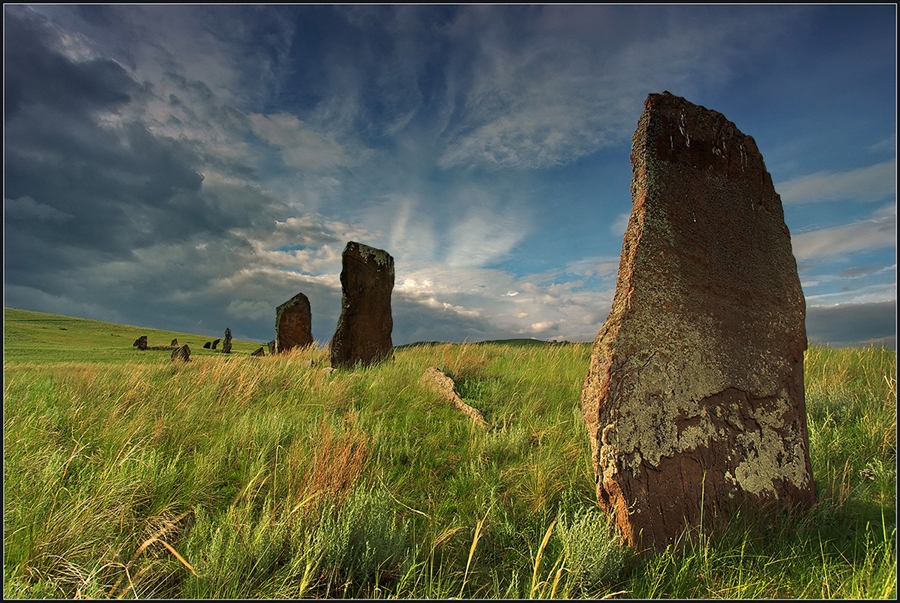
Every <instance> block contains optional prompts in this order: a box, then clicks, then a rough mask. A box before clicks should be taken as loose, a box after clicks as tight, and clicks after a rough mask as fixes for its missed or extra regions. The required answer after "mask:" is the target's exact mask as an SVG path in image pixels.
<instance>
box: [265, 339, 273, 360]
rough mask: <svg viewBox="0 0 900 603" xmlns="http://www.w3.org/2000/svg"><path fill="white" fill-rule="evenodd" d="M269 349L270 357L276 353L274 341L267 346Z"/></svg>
mask: <svg viewBox="0 0 900 603" xmlns="http://www.w3.org/2000/svg"><path fill="white" fill-rule="evenodd" d="M266 345H267V346H268V347H269V356H271V355H272V354H274V353H275V340H274V339H273V340H272V341H270V342H269V343H267V344H266Z"/></svg>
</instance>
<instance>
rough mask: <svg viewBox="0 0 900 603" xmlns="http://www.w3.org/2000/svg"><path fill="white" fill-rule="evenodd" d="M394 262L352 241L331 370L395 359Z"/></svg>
mask: <svg viewBox="0 0 900 603" xmlns="http://www.w3.org/2000/svg"><path fill="white" fill-rule="evenodd" d="M393 289H394V258H392V257H391V256H390V254H388V253H387V252H386V251H382V250H380V249H375V248H374V247H369V246H368V245H363V244H361V243H356V242H354V241H350V242H349V243H347V246H346V247H345V248H344V253H343V255H342V269H341V292H342V296H341V317H340V318H339V319H338V326H337V330H336V331H335V333H334V337H333V338H332V340H331V366H333V367H336V368H351V367H353V366H355V365H357V364H360V365H362V366H367V365H370V364H373V363H375V362H379V361H382V360H386V359H389V358H392V357H393V354H394V345H393V342H392V341H391V331H392V330H393V328H394V321H393V318H392V317H391V292H392V291H393Z"/></svg>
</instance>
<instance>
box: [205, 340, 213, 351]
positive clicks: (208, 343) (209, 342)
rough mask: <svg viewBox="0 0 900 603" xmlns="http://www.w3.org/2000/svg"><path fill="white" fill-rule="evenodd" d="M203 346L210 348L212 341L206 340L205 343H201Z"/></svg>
mask: <svg viewBox="0 0 900 603" xmlns="http://www.w3.org/2000/svg"><path fill="white" fill-rule="evenodd" d="M203 347H204V348H205V349H207V350H208V349H210V348H211V347H212V342H211V341H207V342H206V343H204V344H203Z"/></svg>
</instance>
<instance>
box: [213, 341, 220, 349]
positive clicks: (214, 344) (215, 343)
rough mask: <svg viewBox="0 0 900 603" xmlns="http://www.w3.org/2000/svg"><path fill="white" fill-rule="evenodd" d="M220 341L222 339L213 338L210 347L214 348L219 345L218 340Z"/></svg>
mask: <svg viewBox="0 0 900 603" xmlns="http://www.w3.org/2000/svg"><path fill="white" fill-rule="evenodd" d="M220 341H222V340H221V339H214V340H213V342H212V349H216V346H217V345H219V342H220Z"/></svg>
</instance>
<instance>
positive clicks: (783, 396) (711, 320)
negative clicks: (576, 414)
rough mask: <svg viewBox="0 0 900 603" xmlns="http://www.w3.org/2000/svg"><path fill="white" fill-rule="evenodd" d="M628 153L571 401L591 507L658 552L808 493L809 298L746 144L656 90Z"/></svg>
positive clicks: (630, 539)
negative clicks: (613, 244) (578, 390)
mask: <svg viewBox="0 0 900 603" xmlns="http://www.w3.org/2000/svg"><path fill="white" fill-rule="evenodd" d="M631 161H632V172H633V177H632V184H631V195H632V201H633V206H632V211H631V217H630V220H629V223H628V227H627V230H626V232H625V240H624V244H623V246H622V256H621V260H620V264H619V274H618V280H617V283H616V293H615V297H614V300H613V305H612V309H611V310H610V314H609V317H608V318H607V320H606V323H605V324H604V325H603V327H602V328H601V330H600V332H599V333H598V335H597V338H596V339H595V341H594V347H593V351H592V355H591V365H590V369H589V370H588V373H587V376H586V377H585V381H584V388H583V392H582V399H581V404H582V410H583V411H584V416H585V419H586V422H587V425H588V430H589V433H590V437H591V444H592V455H593V463H594V469H595V471H596V473H597V479H598V482H597V497H598V501H599V503H600V505H601V506H602V507H603V508H604V509H605V510H606V511H607V512H608V513H610V514H611V515H612V517H613V519H614V522H615V523H616V524H617V525H618V527H619V529H620V530H621V532H622V535H623V537H624V540H625V542H626V543H628V544H630V545H636V546H640V547H653V548H659V547H663V546H665V545H667V544H669V543H673V542H674V541H675V540H676V538H677V537H678V536H679V535H680V534H682V533H683V532H684V529H685V527H686V526H690V527H691V528H692V529H697V527H698V526H700V525H701V517H702V522H703V523H702V525H703V526H704V527H709V526H712V525H715V524H716V523H718V522H721V521H726V520H727V519H728V517H729V516H730V515H731V514H732V513H733V512H734V510H735V508H737V507H738V506H743V507H744V508H746V509H748V512H757V511H760V510H764V509H765V510H771V509H775V508H780V507H784V506H787V505H800V506H805V505H809V504H811V503H812V502H813V500H814V496H815V491H814V486H813V478H812V468H811V466H810V461H809V436H808V432H807V425H806V405H805V401H804V391H803V352H804V350H805V349H806V327H805V312H806V306H805V300H804V297H803V292H802V291H801V289H800V280H799V278H798V275H797V263H796V260H795V259H794V255H793V252H792V249H791V239H790V233H789V232H788V229H787V226H786V225H785V222H784V214H783V211H782V206H781V198H780V197H779V196H778V194H777V193H776V192H775V189H774V187H773V185H772V179H771V176H770V175H769V173H768V172H767V171H766V167H765V164H764V162H763V159H762V156H761V154H760V152H759V150H758V149H757V147H756V143H755V142H754V140H753V138H751V137H750V136H746V135H744V134H742V133H741V132H740V131H739V130H738V129H737V128H736V127H735V125H734V124H733V123H731V122H730V121H728V120H727V119H725V117H724V116H723V115H721V114H720V113H717V112H715V111H710V110H708V109H705V108H703V107H699V106H696V105H693V104H691V103H689V102H688V101H686V100H684V99H683V98H679V97H676V96H673V95H671V94H669V93H668V92H666V93H663V94H651V95H650V96H649V97H648V99H647V101H646V103H645V105H644V111H643V114H642V115H641V117H640V119H639V121H638V127H637V130H636V131H635V133H634V138H633V141H632V153H631ZM701 505H702V510H701ZM701 513H702V515H701Z"/></svg>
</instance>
